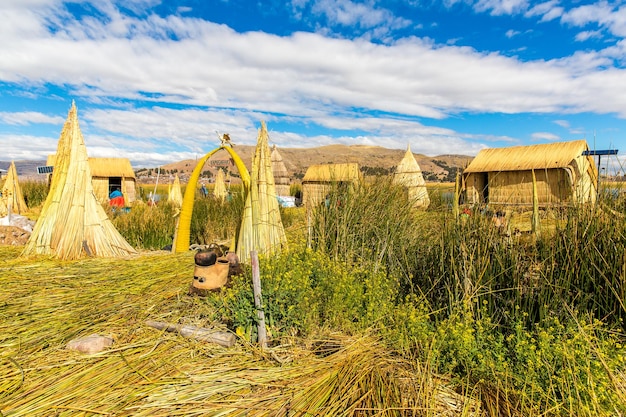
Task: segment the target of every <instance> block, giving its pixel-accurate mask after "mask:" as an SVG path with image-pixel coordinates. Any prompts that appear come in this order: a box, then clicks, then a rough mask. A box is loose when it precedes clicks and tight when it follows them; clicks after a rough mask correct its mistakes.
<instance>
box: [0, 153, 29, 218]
mask: <svg viewBox="0 0 626 417" xmlns="http://www.w3.org/2000/svg"><path fill="white" fill-rule="evenodd" d="M0 191H2V194H1V195H0V216H6V215H7V214H8V212H9V207H10V208H11V213H16V214H24V213H26V212H27V211H28V206H27V205H26V200H24V194H23V193H22V188H21V187H20V184H19V182H18V176H17V169H16V168H15V162H11V165H10V166H9V170H8V171H7V176H6V179H5V181H4V184H3V185H2V189H1V190H0Z"/></svg>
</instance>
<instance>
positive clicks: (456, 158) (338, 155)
mask: <svg viewBox="0 0 626 417" xmlns="http://www.w3.org/2000/svg"><path fill="white" fill-rule="evenodd" d="M234 150H235V152H237V155H239V157H240V158H241V159H242V160H243V162H244V163H245V165H246V166H247V167H248V168H250V167H251V165H252V156H253V154H254V150H255V147H254V146H244V145H235V146H234ZM278 152H279V153H280V155H281V157H282V159H283V162H284V163H285V167H286V168H287V171H289V173H290V174H291V176H292V178H302V177H303V176H304V174H305V173H306V170H307V168H308V167H309V166H311V165H316V164H332V163H334V164H339V163H349V162H356V163H358V164H359V166H360V167H361V170H363V171H365V174H368V173H369V174H382V173H386V172H392V171H393V169H395V167H396V166H397V165H398V164H399V163H400V161H401V160H402V158H403V157H404V154H405V153H406V150H402V149H387V148H383V147H380V146H364V145H351V146H348V145H328V146H320V147H317V148H278ZM414 156H415V159H416V161H417V163H418V164H419V166H420V168H421V169H422V173H423V174H424V177H425V178H426V180H427V181H453V180H454V176H455V175H456V172H457V171H458V170H461V171H462V170H463V169H464V168H465V167H466V166H467V165H468V164H469V163H470V161H471V160H472V159H473V157H471V156H465V155H439V156H434V157H430V156H426V155H421V154H414ZM228 158H229V155H228V154H227V153H226V151H220V152H217V153H216V154H215V155H213V156H212V157H211V160H210V161H213V160H220V159H228ZM196 165H197V161H196V160H193V159H187V160H183V161H179V162H175V163H171V164H167V165H163V166H162V167H161V168H162V169H163V170H168V171H170V172H171V171H174V170H175V171H176V172H177V173H179V174H180V173H183V174H186V173H191V171H193V169H194V168H195V167H196ZM214 169H215V168H213V167H212V165H211V163H207V164H206V165H205V170H208V171H214Z"/></svg>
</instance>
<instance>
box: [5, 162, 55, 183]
mask: <svg viewBox="0 0 626 417" xmlns="http://www.w3.org/2000/svg"><path fill="white" fill-rule="evenodd" d="M14 162H15V169H16V170H17V176H18V177H20V178H24V179H33V180H37V179H39V180H45V179H46V178H47V177H46V175H42V174H38V173H37V167H40V166H44V165H46V161H45V160H41V161H14ZM10 166H11V161H0V173H2V176H4V175H5V174H6V173H5V171H6V170H8V169H9V167H10Z"/></svg>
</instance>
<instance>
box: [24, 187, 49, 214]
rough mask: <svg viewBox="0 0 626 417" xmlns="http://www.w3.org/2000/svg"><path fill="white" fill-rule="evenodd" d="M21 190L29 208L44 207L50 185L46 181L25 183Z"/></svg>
mask: <svg viewBox="0 0 626 417" xmlns="http://www.w3.org/2000/svg"><path fill="white" fill-rule="evenodd" d="M20 188H21V189H22V194H23V195H24V200H25V201H26V205H27V206H28V207H29V208H34V207H39V206H42V205H43V203H44V201H46V197H48V183H47V182H45V181H24V182H21V183H20Z"/></svg>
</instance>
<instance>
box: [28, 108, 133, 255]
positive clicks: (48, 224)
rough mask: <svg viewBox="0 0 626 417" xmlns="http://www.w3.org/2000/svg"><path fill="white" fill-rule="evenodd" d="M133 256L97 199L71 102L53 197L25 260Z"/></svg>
mask: <svg viewBox="0 0 626 417" xmlns="http://www.w3.org/2000/svg"><path fill="white" fill-rule="evenodd" d="M134 253H136V252H135V250H134V249H133V248H132V247H131V246H130V245H129V244H128V243H127V242H126V240H124V238H123V237H122V235H120V234H119V232H118V231H117V230H116V229H115V227H114V226H113V224H112V223H111V221H110V219H109V218H108V217H107V214H106V212H105V211H104V208H103V207H102V206H101V205H100V204H99V203H98V201H97V199H96V196H95V194H94V190H93V185H92V182H91V172H90V169H89V162H88V160H87V149H86V147H85V141H84V139H83V135H82V133H81V131H80V127H79V126H78V116H77V110H76V105H75V104H74V103H73V102H72V107H71V109H70V111H69V114H68V116H67V120H66V122H65V125H64V126H63V130H62V132H61V136H60V138H59V143H58V147H57V153H56V161H55V166H54V171H53V173H52V181H51V185H50V191H49V192H48V197H47V198H46V201H45V203H44V205H43V208H42V210H41V215H40V217H39V219H38V221H37V223H36V224H35V228H34V230H33V233H32V234H31V236H30V239H29V241H28V243H27V244H26V247H25V248H24V251H23V255H33V254H45V255H53V256H56V257H58V258H60V259H78V258H80V257H82V256H84V255H89V256H96V257H122V256H127V255H130V254H134Z"/></svg>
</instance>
